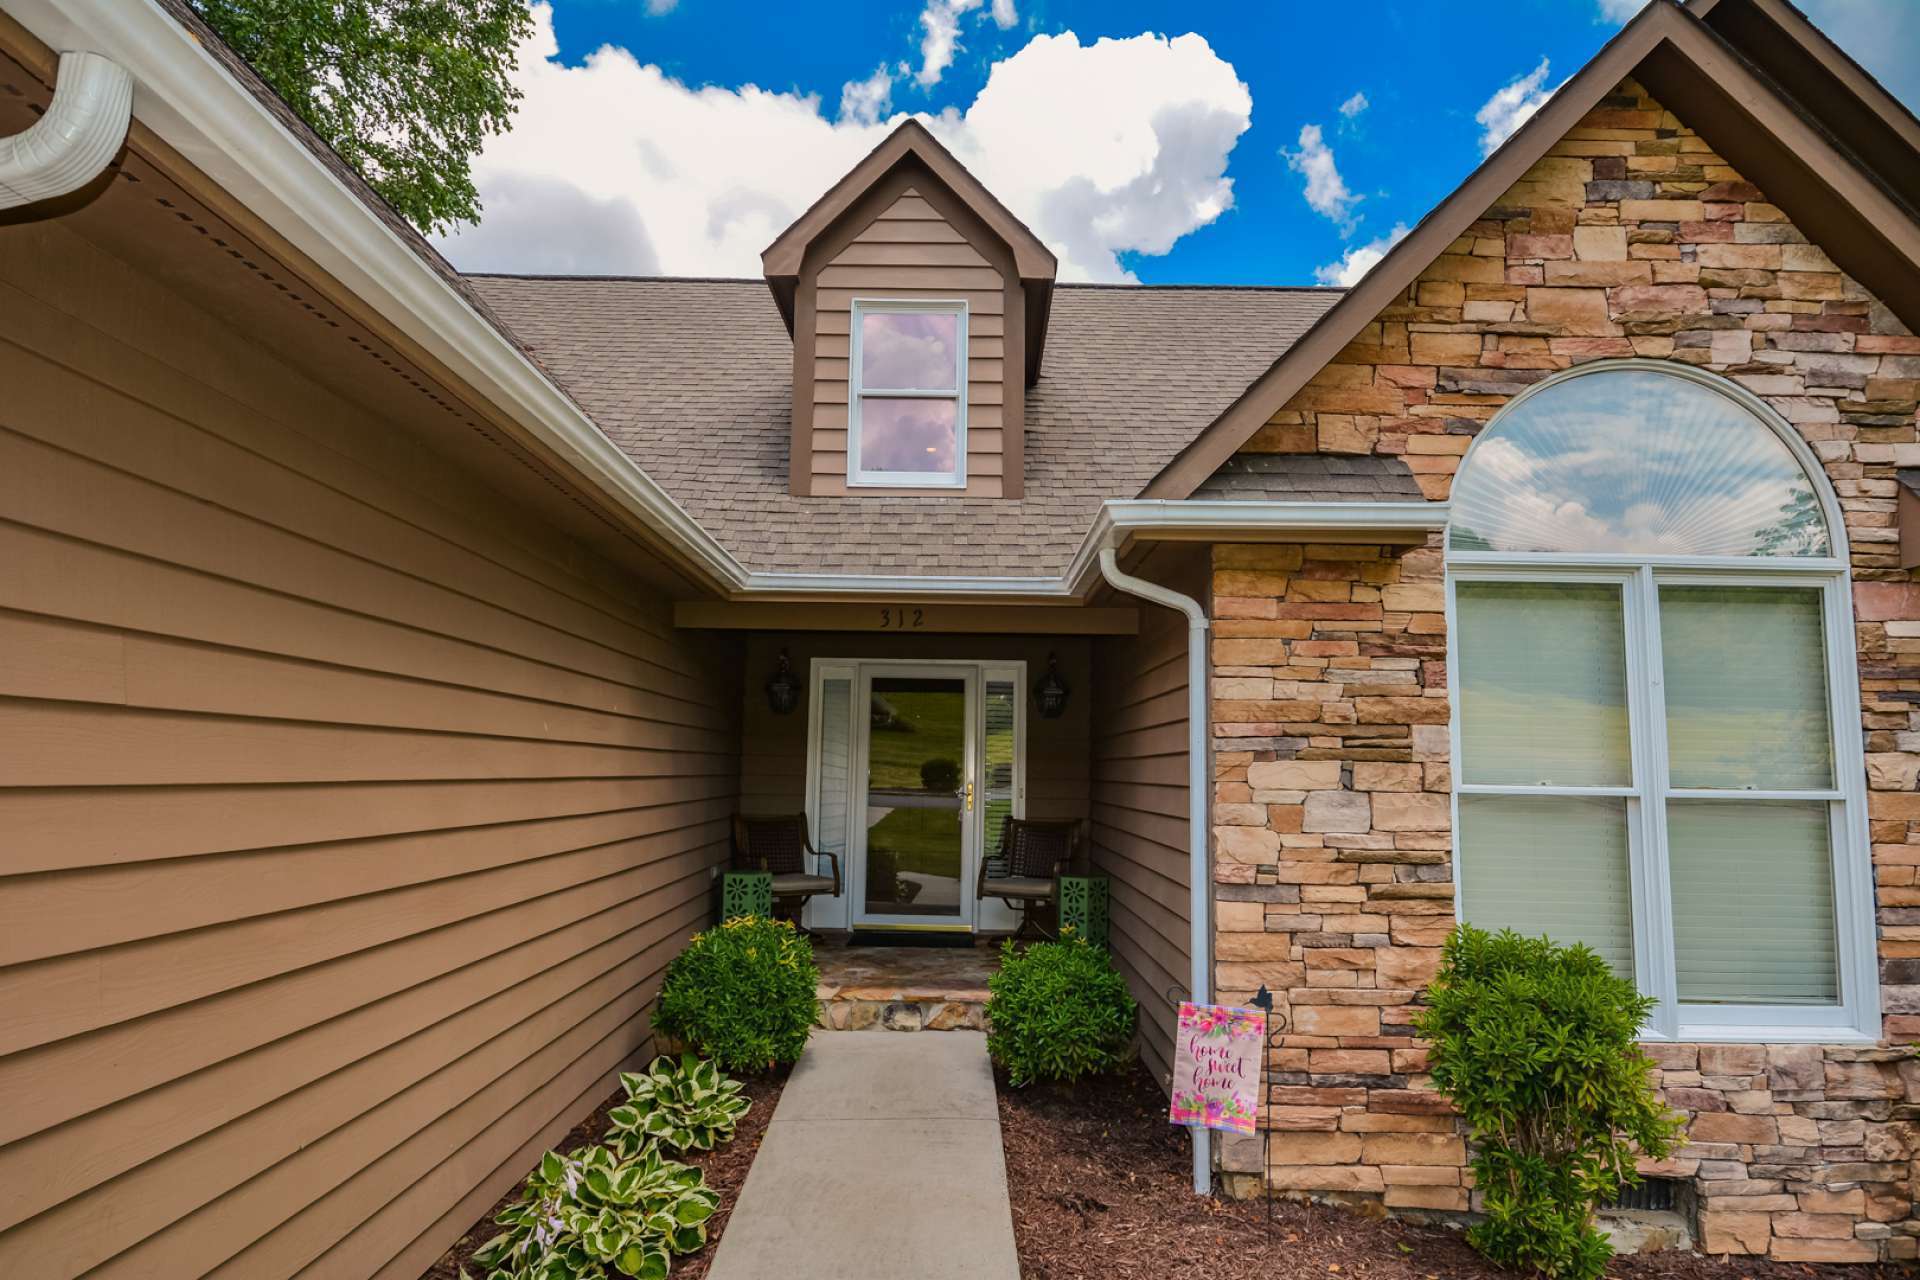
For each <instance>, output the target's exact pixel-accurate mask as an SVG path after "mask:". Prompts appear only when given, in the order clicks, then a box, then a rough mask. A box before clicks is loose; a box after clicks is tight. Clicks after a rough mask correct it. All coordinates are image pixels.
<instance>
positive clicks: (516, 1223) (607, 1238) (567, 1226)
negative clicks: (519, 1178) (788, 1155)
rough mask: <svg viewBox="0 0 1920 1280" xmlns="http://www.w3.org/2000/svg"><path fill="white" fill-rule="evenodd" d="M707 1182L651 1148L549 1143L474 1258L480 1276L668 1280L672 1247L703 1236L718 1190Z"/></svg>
mask: <svg viewBox="0 0 1920 1280" xmlns="http://www.w3.org/2000/svg"><path fill="white" fill-rule="evenodd" d="M704 1181H705V1175H703V1174H702V1173H701V1172H700V1170H698V1169H694V1168H690V1167H689V1166H687V1165H684V1164H678V1163H675V1162H674V1161H672V1160H668V1159H666V1158H664V1157H663V1156H662V1155H661V1154H660V1152H659V1150H658V1149H657V1148H650V1149H649V1150H648V1151H647V1152H646V1153H645V1154H644V1155H641V1156H639V1157H637V1158H635V1159H631V1160H623V1159H621V1158H620V1157H619V1156H618V1155H616V1154H615V1153H614V1152H613V1151H611V1150H609V1149H608V1148H606V1147H582V1148H580V1149H579V1150H576V1151H574V1152H573V1153H572V1154H571V1155H566V1156H562V1155H557V1154H555V1153H554V1152H551V1151H549V1152H548V1153H547V1154H546V1156H545V1158H543V1159H542V1160H541V1161H540V1167H539V1168H537V1169H535V1170H534V1171H533V1174H532V1176H531V1177H529V1178H528V1179H527V1186H526V1190H525V1191H524V1192H522V1193H521V1196H520V1199H519V1200H518V1201H516V1202H515V1203H513V1204H511V1205H509V1206H508V1207H507V1208H505V1209H503V1210H501V1211H500V1214H499V1216H497V1217H496V1218H495V1219H494V1221H495V1222H497V1223H499V1224H500V1225H501V1226H503V1227H505V1228H506V1230H505V1231H503V1232H501V1233H500V1234H499V1235H497V1236H495V1237H494V1238H493V1239H491V1240H489V1241H487V1243H486V1244H484V1245H482V1246H481V1247H480V1248H479V1250H478V1251H476V1252H475V1253H474V1255H473V1261H474V1262H475V1263H476V1264H477V1265H479V1266H481V1267H484V1268H485V1269H486V1270H485V1273H484V1274H485V1276H486V1280H609V1277H612V1276H638V1277H640V1278H641V1280H665V1277H666V1275H667V1273H668V1271H669V1270H670V1269H671V1262H672V1257H673V1255H674V1254H680V1253H692V1252H693V1251H694V1250H695V1249H698V1248H700V1247H701V1246H702V1245H704V1244H705V1243H706V1242H707V1219H708V1218H710V1217H712V1216H713V1211H714V1210H715V1209H716V1208H717V1207H719V1204H720V1197H719V1195H718V1194H717V1193H715V1192H714V1191H711V1190H709V1189H708V1188H707V1187H706V1186H705V1185H703V1184H704Z"/></svg>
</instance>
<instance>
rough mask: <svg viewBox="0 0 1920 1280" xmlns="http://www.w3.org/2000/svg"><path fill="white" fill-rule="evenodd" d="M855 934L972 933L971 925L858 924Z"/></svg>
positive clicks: (855, 926)
mask: <svg viewBox="0 0 1920 1280" xmlns="http://www.w3.org/2000/svg"><path fill="white" fill-rule="evenodd" d="M853 931H854V932H855V933H972V932H973V926H972V925H970V924H856V925H854V926H853Z"/></svg>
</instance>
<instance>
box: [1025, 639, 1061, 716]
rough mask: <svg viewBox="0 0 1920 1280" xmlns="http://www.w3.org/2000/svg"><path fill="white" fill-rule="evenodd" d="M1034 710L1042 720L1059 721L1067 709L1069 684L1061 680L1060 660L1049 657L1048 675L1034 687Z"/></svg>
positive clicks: (1042, 677) (1041, 678)
mask: <svg viewBox="0 0 1920 1280" xmlns="http://www.w3.org/2000/svg"><path fill="white" fill-rule="evenodd" d="M1033 709H1034V710H1035V711H1037V712H1039V713H1040V718H1041V719H1042V720H1058V719H1059V718H1060V717H1061V715H1063V714H1064V713H1065V712H1066V709H1067V682H1066V681H1064V680H1062V679H1061V678H1060V666H1059V662H1058V659H1056V658H1055V656H1054V655H1053V654H1051V653H1050V654H1048V655H1047V674H1045V675H1043V676H1041V677H1040V682H1039V683H1038V684H1036V685H1034V686H1033Z"/></svg>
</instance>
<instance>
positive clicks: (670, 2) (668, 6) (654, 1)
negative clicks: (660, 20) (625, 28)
mask: <svg viewBox="0 0 1920 1280" xmlns="http://www.w3.org/2000/svg"><path fill="white" fill-rule="evenodd" d="M679 7H680V0H647V12H648V13H650V14H652V15H653V16H654V17H656V18H657V17H659V16H660V15H661V14H664V13H672V12H673V11H674V10H675V9H677V8H679Z"/></svg>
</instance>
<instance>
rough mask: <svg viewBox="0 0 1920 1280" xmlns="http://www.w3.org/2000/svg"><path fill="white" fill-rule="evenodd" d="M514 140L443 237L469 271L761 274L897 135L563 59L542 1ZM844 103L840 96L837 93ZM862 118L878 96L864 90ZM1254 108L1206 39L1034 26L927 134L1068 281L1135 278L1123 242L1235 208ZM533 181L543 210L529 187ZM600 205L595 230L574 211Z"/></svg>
mask: <svg viewBox="0 0 1920 1280" xmlns="http://www.w3.org/2000/svg"><path fill="white" fill-rule="evenodd" d="M534 17H535V24H534V25H535V29H534V34H533V36H532V37H531V39H530V41H529V43H528V44H527V45H526V46H524V47H523V48H522V49H521V50H520V61H519V67H518V69H517V70H516V71H515V72H514V82H515V84H516V85H517V86H518V87H519V88H520V89H521V90H523V91H524V93H525V95H526V96H525V98H524V99H523V101H522V102H521V104H520V111H519V113H518V115H517V116H516V117H515V120H514V126H513V130H512V132H510V133H508V134H506V135H504V136H501V137H497V138H492V139H489V140H488V142H487V145H486V147H485V149H484V150H483V151H482V152H481V154H480V155H479V156H478V157H477V158H476V159H475V162H474V180H475V182H476V184H477V185H478V186H479V189H480V196H481V200H482V202H483V205H484V206H485V214H484V220H483V222H482V223H481V224H480V226H479V227H477V228H476V227H468V228H463V229H462V230H460V231H458V232H456V233H455V234H453V235H451V236H447V237H442V238H441V239H440V241H439V243H440V245H441V247H442V248H443V249H444V250H445V252H446V253H447V255H448V257H449V258H451V259H452V260H453V261H454V262H455V263H456V264H457V265H459V266H460V267H462V268H463V269H466V270H474V271H479V270H494V271H515V270H542V269H545V270H556V269H562V268H557V267H554V266H551V265H548V264H549V263H550V262H551V261H552V259H553V257H554V255H555V254H556V253H561V252H564V254H565V255H566V256H567V257H568V258H569V261H570V262H572V263H573V264H574V265H570V266H568V267H566V268H564V269H566V270H577V271H616V270H633V269H637V268H632V267H626V266H618V265H614V264H613V263H612V262H610V261H603V260H602V259H601V258H600V251H599V248H598V246H599V245H600V244H602V243H607V244H615V243H617V244H621V245H625V246H626V248H625V249H623V250H622V251H621V259H620V260H621V261H622V262H631V261H633V260H634V259H635V258H636V257H637V256H638V255H637V253H636V251H635V250H634V249H633V247H632V246H634V245H637V244H645V245H648V246H649V247H650V250H651V253H652V255H653V258H654V259H655V260H657V264H658V265H657V267H651V268H646V269H649V270H654V269H657V270H660V271H665V272H671V273H676V274H687V275H734V276H757V275H758V274H759V273H760V251H761V250H762V249H764V248H766V246H767V245H768V244H770V243H771V242H772V241H773V239H774V237H775V236H777V235H778V234H779V233H780V232H781V231H783V230H785V228H786V227H787V225H788V224H789V223H791V222H792V221H793V219H794V218H796V217H798V216H799V215H800V213H801V211H803V210H804V209H806V207H807V206H808V205H810V204H811V203H812V202H813V201H814V200H815V199H817V198H818V197H819V195H820V193H821V192H823V191H825V190H826V189H827V188H828V187H829V186H831V185H832V184H833V183H834V182H836V181H838V180H839V178H840V177H841V176H842V175H843V174H845V173H846V172H847V170H849V169H851V168H852V167H853V166H854V165H855V164H856V163H858V162H859V160H860V158H861V157H862V156H864V155H865V154H866V153H867V152H868V151H870V150H872V149H873V147H874V146H875V145H876V144H878V143H879V141H880V140H881V139H882V138H883V137H885V136H886V134H887V132H888V131H889V129H890V128H891V127H892V125H894V124H897V123H898V120H899V117H898V116H897V115H896V116H894V117H893V118H892V119H891V120H883V119H881V118H879V116H880V112H881V108H879V107H877V106H876V107H874V110H875V112H876V115H875V118H874V119H873V120H871V121H868V120H865V119H863V118H861V117H860V116H858V115H857V114H855V115H846V116H843V117H842V118H841V119H839V120H838V121H835V120H832V119H829V118H828V117H827V115H826V114H824V113H823V111H822V104H821V102H820V100H819V98H818V97H817V96H811V95H809V96H802V95H799V94H795V93H773V92H769V91H767V90H763V89H760V88H757V87H755V86H753V85H742V86H739V87H737V88H729V87H724V86H706V87H699V88H696V87H691V86H688V85H685V84H682V83H680V82H679V81H677V80H674V79H672V78H671V77H669V76H668V75H667V74H666V73H665V72H663V71H662V70H661V69H660V68H659V67H657V66H653V65H650V64H644V63H641V62H639V61H638V60H637V59H635V58H634V56H633V55H632V54H631V53H629V52H628V51H627V50H625V49H619V48H612V47H607V48H602V49H599V50H597V51H595V52H594V53H593V54H591V55H589V56H588V58H587V59H586V61H585V62H584V63H582V64H580V65H573V66H569V65H567V64H565V63H563V62H561V61H560V60H559V55H558V44H557V42H556V41H555V39H554V34H553V15H552V11H551V9H550V7H549V6H548V5H546V4H540V5H536V6H535V9H534ZM842 101H843V103H845V102H846V96H845V94H844V92H843V95H842ZM853 101H854V103H855V106H856V108H857V110H865V109H866V107H865V104H866V103H867V102H869V101H871V99H870V98H863V97H861V96H860V95H858V94H856V95H855V98H854V100H853ZM1252 113H1253V100H1252V97H1251V96H1250V95H1249V93H1248V91H1247V86H1246V85H1245V84H1243V83H1241V81H1240V79H1239V77H1238V76H1237V75H1236V74H1235V73H1234V69H1233V67H1232V66H1231V65H1230V64H1229V63H1227V62H1225V61H1224V60H1222V59H1221V58H1220V57H1219V56H1218V55H1217V54H1215V53H1214V51H1213V49H1212V48H1211V47H1209V46H1208V44H1207V42H1206V41H1205V40H1204V39H1202V38H1201V37H1199V36H1197V35H1183V36H1176V37H1173V38H1171V39H1169V38H1166V37H1162V36H1156V35H1140V36H1135V37H1132V38H1131V39H1125V40H1114V39H1101V40H1097V41H1095V42H1093V43H1092V44H1082V43H1081V42H1080V40H1079V38H1078V37H1077V36H1075V35H1074V34H1073V33H1072V32H1066V33H1063V34H1061V35H1057V36H1045V35H1043V36H1036V37H1034V38H1033V39H1032V40H1031V41H1029V42H1028V43H1027V44H1026V46H1025V47H1024V48H1022V49H1020V50H1019V51H1017V52H1016V53H1014V54H1012V55H1011V56H1009V57H1007V58H1004V59H1002V60H1000V61H999V62H997V63H995V64H994V65H993V67H992V69H991V71H990V73H989V75H988V77H987V83H986V85H985V86H984V87H983V88H982V89H981V91H980V94H979V96H978V97H976V98H975V99H974V100H973V102H972V103H971V104H969V105H968V106H966V107H965V109H964V110H962V109H959V108H949V109H948V110H946V111H944V112H942V113H940V114H939V115H937V116H925V115H923V116H921V119H922V120H924V121H925V123H926V124H927V126H928V128H930V129H932V130H933V132H934V134H935V135H936V136H938V137H939V138H940V140H941V141H942V142H943V143H944V144H945V145H946V146H948V147H949V148H951V149H952V150H953V152H954V154H955V155H956V156H958V157H959V159H960V160H961V162H962V163H964V164H965V165H967V166H968V167H969V168H970V169H972V171H973V172H974V174H975V175H976V176H978V177H979V178H980V180H981V181H982V182H984V183H985V184H986V185H987V187H988V188H989V189H991V190H992V191H993V192H994V194H995V195H997V196H998V197H999V198H1000V199H1001V200H1003V201H1004V202H1005V203H1006V204H1007V206H1008V207H1009V208H1011V209H1012V210H1013V212H1014V213H1015V214H1017V215H1018V216H1019V217H1020V218H1021V219H1022V220H1024V221H1025V222H1026V223H1027V225H1028V226H1030V227H1031V228H1033V230H1034V232H1035V233H1036V234H1038V235H1039V236H1040V238H1041V239H1042V240H1044V241H1046V243H1047V245H1048V246H1049V247H1050V248H1052V249H1053V251H1054V252H1055V253H1056V254H1058V255H1059V257H1060V275H1061V278H1062V279H1066V280H1125V279H1129V278H1130V276H1129V274H1128V273H1127V272H1126V271H1125V270H1124V269H1123V268H1122V267H1121V265H1120V261H1119V258H1118V255H1119V254H1122V253H1128V252H1133V253H1145V254H1162V253H1165V252H1167V251H1168V250H1169V249H1171V248H1172V247H1173V245H1174V243H1175V242H1176V241H1178V240H1179V239H1180V237H1182V236H1184V235H1186V234H1188V233H1189V232H1192V231H1194V230H1196V229H1197V228H1199V227H1203V226H1205V225H1207V224H1208V223H1209V222H1212V221H1213V220H1214V219H1215V218H1217V217H1219V216H1220V214H1221V213H1222V212H1224V211H1225V210H1226V209H1227V208H1229V207H1230V206H1231V205H1232V203H1233V180H1232V179H1231V178H1229V177H1228V176H1227V159H1228V156H1229V154H1230V153H1231V152H1232V150H1233V147H1234V144H1235V142H1236V141H1237V140H1238V138H1239V136H1240V134H1241V133H1242V132H1244V131H1245V130H1246V128H1247V125H1248V123H1249V121H1250V120H1251V118H1252ZM528 190H540V191H543V192H545V193H546V200H545V201H544V202H535V201H530V200H528V199H526V198H523V197H522V195H521V194H520V193H523V192H525V191H528ZM583 209H592V210H594V211H595V216H596V219H597V220H596V221H593V222H592V223H591V224H590V225H583V224H582V222H581V220H580V218H579V216H578V213H577V211H579V210H583Z"/></svg>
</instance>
